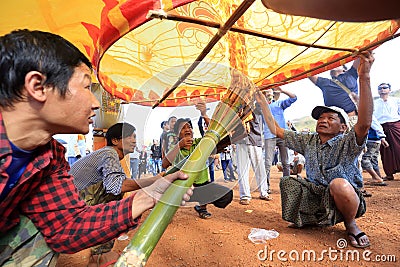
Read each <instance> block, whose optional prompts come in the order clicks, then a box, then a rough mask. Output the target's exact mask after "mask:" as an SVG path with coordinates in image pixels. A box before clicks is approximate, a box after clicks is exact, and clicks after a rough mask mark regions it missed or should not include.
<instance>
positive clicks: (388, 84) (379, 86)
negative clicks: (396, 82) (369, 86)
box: [378, 83, 392, 90]
mask: <svg viewBox="0 0 400 267" xmlns="http://www.w3.org/2000/svg"><path fill="white" fill-rule="evenodd" d="M382 85H387V87H389V89H392V86H391V85H390V83H381V84H380V85H378V90H379V89H380V88H381V87H382Z"/></svg>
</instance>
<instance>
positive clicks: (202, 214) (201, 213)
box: [194, 205, 211, 219]
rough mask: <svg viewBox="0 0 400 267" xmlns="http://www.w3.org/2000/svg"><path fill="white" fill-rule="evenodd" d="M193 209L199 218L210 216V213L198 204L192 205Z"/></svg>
mask: <svg viewBox="0 0 400 267" xmlns="http://www.w3.org/2000/svg"><path fill="white" fill-rule="evenodd" d="M194 210H195V211H197V213H198V214H199V217H200V218H201V219H208V218H210V217H211V213H209V212H208V211H207V209H204V208H201V207H200V206H199V205H196V206H194Z"/></svg>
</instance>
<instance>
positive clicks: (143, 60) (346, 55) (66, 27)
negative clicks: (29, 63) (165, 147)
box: [0, 0, 399, 106]
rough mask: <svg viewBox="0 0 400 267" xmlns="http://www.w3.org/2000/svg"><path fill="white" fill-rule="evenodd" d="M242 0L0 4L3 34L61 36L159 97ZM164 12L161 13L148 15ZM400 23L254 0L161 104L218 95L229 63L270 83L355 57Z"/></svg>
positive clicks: (102, 74) (116, 76)
mask: <svg viewBox="0 0 400 267" xmlns="http://www.w3.org/2000/svg"><path fill="white" fill-rule="evenodd" d="M241 3H242V1H238V0H233V1H227V0H208V1H205V0H202V1H190V0H186V1H181V0H162V1H159V0H156V1H155V0H141V1H137V0H125V1H122V0H112V1H111V0H86V1H80V0H69V1H64V0H37V1H32V0H20V1H2V2H1V4H0V10H1V11H0V12H1V15H0V35H4V34H6V33H8V32H10V31H12V30H15V29H22V28H27V29H31V30H34V29H37V30H43V31H49V32H52V33H56V34H59V35H61V36H63V37H64V38H66V39H67V40H69V41H71V42H72V43H74V44H75V45H76V46H77V47H78V48H79V49H80V50H81V51H82V52H84V53H85V54H86V55H87V56H88V57H89V58H90V60H91V61H92V63H93V65H94V68H95V74H96V76H97V78H98V80H99V82H100V83H101V84H102V86H103V87H104V88H105V89H106V90H107V91H108V92H110V93H111V94H112V95H114V96H116V97H118V98H120V99H122V100H125V101H127V102H133V103H137V104H141V105H153V104H154V103H155V102H156V101H157V100H159V99H160V98H161V97H162V96H163V94H164V93H165V92H166V91H168V89H169V88H171V86H172V85H173V84H174V83H176V82H177V81H178V80H179V79H180V77H181V76H182V74H183V73H185V71H186V70H187V69H188V68H189V66H191V64H193V62H195V60H196V58H197V57H198V56H199V54H201V53H202V51H203V49H204V48H205V47H206V46H207V44H208V43H209V41H210V40H211V39H212V38H213V36H214V35H215V34H217V33H218V27H219V26H218V25H223V24H224V23H225V22H226V21H227V20H228V19H229V18H230V17H231V15H232V13H233V12H234V11H235V10H236V8H237V7H238V6H239V5H240V4H241ZM149 12H151V13H152V14H158V15H160V16H162V17H163V18H164V19H159V18H149V17H147V15H148V14H149ZM398 29H399V24H398V23H397V22H396V21H379V22H368V23H354V22H336V21H329V20H319V19H315V18H308V17H300V16H291V15H286V14H280V13H276V12H274V11H272V10H269V9H267V8H265V6H264V5H263V4H262V3H261V1H255V2H254V3H253V4H252V5H251V6H250V8H248V9H247V11H246V12H245V13H244V14H243V16H241V17H240V18H239V19H238V20H237V22H236V23H235V26H234V27H232V28H231V30H230V31H228V32H227V33H226V34H223V33H221V39H220V40H219V41H218V42H217V43H216V45H214V46H213V48H212V49H211V50H210V51H209V52H208V53H207V55H206V56H205V58H204V59H203V60H202V62H201V63H199V64H198V66H197V67H196V68H195V69H194V71H193V72H192V73H191V74H190V75H189V76H188V78H187V79H185V80H184V81H183V82H182V84H180V86H179V87H178V88H176V89H175V90H174V91H173V92H172V93H171V94H170V95H169V96H168V98H167V99H166V100H165V101H164V102H162V103H161V104H160V106H178V105H187V104H191V102H190V100H191V99H194V98H197V97H200V96H207V99H208V100H211V101H213V100H215V101H217V100H220V99H221V97H222V96H223V94H224V93H225V91H226V88H227V86H228V85H229V83H230V76H229V73H230V69H231V68H235V69H238V70H239V71H242V72H243V73H245V74H246V75H247V76H248V77H249V78H250V79H251V80H252V81H253V82H254V83H255V84H256V85H258V86H265V87H273V86H274V85H281V84H285V83H289V82H293V81H296V80H299V79H303V78H305V77H307V76H309V75H313V74H317V73H319V72H322V71H325V70H328V69H330V68H333V67H335V66H338V65H340V64H344V63H346V62H348V61H351V60H353V59H354V58H353V56H354V53H356V52H357V51H360V50H361V51H362V50H363V49H365V48H374V46H375V47H376V45H379V44H380V43H381V42H383V41H385V40H386V39H387V38H388V37H390V36H393V35H394V34H395V33H396V32H397V30H398Z"/></svg>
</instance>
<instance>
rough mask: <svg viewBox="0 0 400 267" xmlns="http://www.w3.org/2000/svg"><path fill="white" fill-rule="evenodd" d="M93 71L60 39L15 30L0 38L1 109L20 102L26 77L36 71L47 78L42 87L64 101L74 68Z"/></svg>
mask: <svg viewBox="0 0 400 267" xmlns="http://www.w3.org/2000/svg"><path fill="white" fill-rule="evenodd" d="M82 63H83V64H85V65H87V66H88V67H89V68H90V69H92V64H91V63H90V61H89V59H88V58H87V57H86V56H85V55H84V54H83V53H82V52H81V51H79V49H78V48H77V47H75V46H74V45H73V44H72V43H70V42H69V41H67V40H65V39H64V38H62V37H61V36H59V35H56V34H53V33H49V32H42V31H30V30H26V29H25V30H16V31H13V32H11V33H9V34H6V35H4V36H1V37H0V73H1V75H0V107H12V106H13V105H14V103H17V102H19V101H21V100H22V99H23V94H22V93H23V91H22V90H23V87H24V83H25V76H26V75H27V74H28V73H29V72H30V71H38V72H40V73H42V74H43V75H44V76H46V80H45V82H44V84H43V86H45V87H52V88H55V90H57V91H58V92H59V94H60V95H61V96H62V97H64V96H65V94H66V92H67V91H68V82H69V80H70V79H71V77H72V75H73V73H74V71H75V68H76V67H78V66H80V65H81V64H82Z"/></svg>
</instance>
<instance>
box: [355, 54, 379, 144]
mask: <svg viewBox="0 0 400 267" xmlns="http://www.w3.org/2000/svg"><path fill="white" fill-rule="evenodd" d="M359 58H360V65H359V67H358V76H359V84H360V89H359V102H358V120H357V123H356V125H354V131H355V133H356V137H357V144H359V145H361V143H362V141H363V140H364V138H365V136H366V135H367V134H368V130H369V128H370V127H371V123H372V113H373V111H374V102H373V98H372V93H371V81H370V71H371V66H372V63H374V60H375V58H374V56H373V55H372V52H370V51H366V52H363V53H361V54H359Z"/></svg>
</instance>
